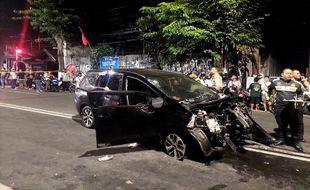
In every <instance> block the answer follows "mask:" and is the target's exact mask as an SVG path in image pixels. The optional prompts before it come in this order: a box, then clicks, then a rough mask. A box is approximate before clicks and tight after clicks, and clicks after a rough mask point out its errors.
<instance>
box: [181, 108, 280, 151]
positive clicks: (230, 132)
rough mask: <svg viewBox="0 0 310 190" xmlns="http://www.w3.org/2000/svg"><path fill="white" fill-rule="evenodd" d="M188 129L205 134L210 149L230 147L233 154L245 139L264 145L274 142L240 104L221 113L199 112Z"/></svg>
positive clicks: (194, 115)
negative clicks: (198, 130)
mask: <svg viewBox="0 0 310 190" xmlns="http://www.w3.org/2000/svg"><path fill="white" fill-rule="evenodd" d="M187 128H188V129H189V130H193V129H195V130H197V128H198V129H200V130H201V132H203V133H205V134H206V135H205V138H207V141H208V143H209V146H210V147H212V148H218V147H225V146H228V147H230V148H231V149H232V150H233V152H236V150H237V147H238V146H239V145H241V146H242V143H243V140H244V139H252V140H255V141H259V142H261V143H264V144H268V143H270V142H272V141H273V140H274V139H273V137H271V136H270V135H269V134H267V133H266V132H265V131H264V130H263V129H262V128H261V127H260V126H259V125H258V124H257V123H256V122H255V121H254V120H253V119H252V118H251V116H250V115H249V113H248V110H247V108H246V107H245V106H242V105H241V104H239V103H236V104H235V105H234V106H230V107H227V108H226V109H221V110H220V111H219V110H213V111H212V112H207V111H205V110H197V111H196V112H195V113H193V115H192V117H191V119H190V121H189V123H188V124H187ZM201 132H200V133H201Z"/></svg>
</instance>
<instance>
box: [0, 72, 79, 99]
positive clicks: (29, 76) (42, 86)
mask: <svg viewBox="0 0 310 190" xmlns="http://www.w3.org/2000/svg"><path fill="white" fill-rule="evenodd" d="M82 77H83V76H82V73H81V72H77V73H76V74H72V73H69V72H67V71H66V69H64V70H63V73H62V74H61V76H60V80H58V77H57V74H56V73H55V74H53V72H52V71H45V72H43V71H32V70H31V69H26V70H25V71H22V70H19V71H16V70H15V69H14V68H12V69H11V70H10V71H8V70H7V69H6V68H5V67H2V68H1V70H0V84H1V88H2V89H3V88H6V86H9V87H10V88H12V89H13V90H16V89H17V88H22V89H28V90H32V89H33V90H35V91H36V92H37V93H40V92H42V91H59V90H60V89H61V90H63V91H70V88H71V87H72V86H73V87H74V88H75V87H76V85H78V84H79V82H80V81H81V79H82Z"/></svg>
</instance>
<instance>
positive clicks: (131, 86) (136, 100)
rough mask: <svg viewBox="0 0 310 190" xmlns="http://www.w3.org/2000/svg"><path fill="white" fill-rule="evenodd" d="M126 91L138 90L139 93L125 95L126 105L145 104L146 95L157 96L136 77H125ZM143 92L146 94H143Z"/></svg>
mask: <svg viewBox="0 0 310 190" xmlns="http://www.w3.org/2000/svg"><path fill="white" fill-rule="evenodd" d="M126 89H127V91H139V92H142V93H141V94H130V95H128V96H127V101H128V105H137V104H147V97H148V96H149V97H158V94H157V93H155V92H154V91H153V90H152V89H151V88H150V87H149V86H147V85H146V84H145V83H143V82H142V81H140V80H138V79H134V78H131V77H128V78H127V84H126ZM143 93H145V94H147V95H143Z"/></svg>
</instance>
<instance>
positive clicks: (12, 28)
mask: <svg viewBox="0 0 310 190" xmlns="http://www.w3.org/2000/svg"><path fill="white" fill-rule="evenodd" d="M24 7H25V1H24V0H0V40H1V43H5V42H6V41H9V39H12V38H14V37H16V35H19V34H20V33H21V28H22V22H21V21H14V20H12V19H11V18H12V16H14V13H13V10H14V9H17V10H20V9H24Z"/></svg>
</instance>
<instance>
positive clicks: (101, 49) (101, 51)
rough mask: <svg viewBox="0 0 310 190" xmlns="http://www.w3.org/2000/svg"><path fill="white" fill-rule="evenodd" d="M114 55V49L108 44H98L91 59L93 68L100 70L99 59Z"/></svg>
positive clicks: (92, 50)
mask: <svg viewBox="0 0 310 190" xmlns="http://www.w3.org/2000/svg"><path fill="white" fill-rule="evenodd" d="M113 54H114V49H113V48H112V47H111V46H109V45H107V44H106V43H104V42H102V43H98V44H97V45H96V46H95V47H93V48H92V49H91V58H92V60H93V61H92V63H93V65H92V68H93V69H98V68H99V58H100V57H102V56H112V55H113Z"/></svg>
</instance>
